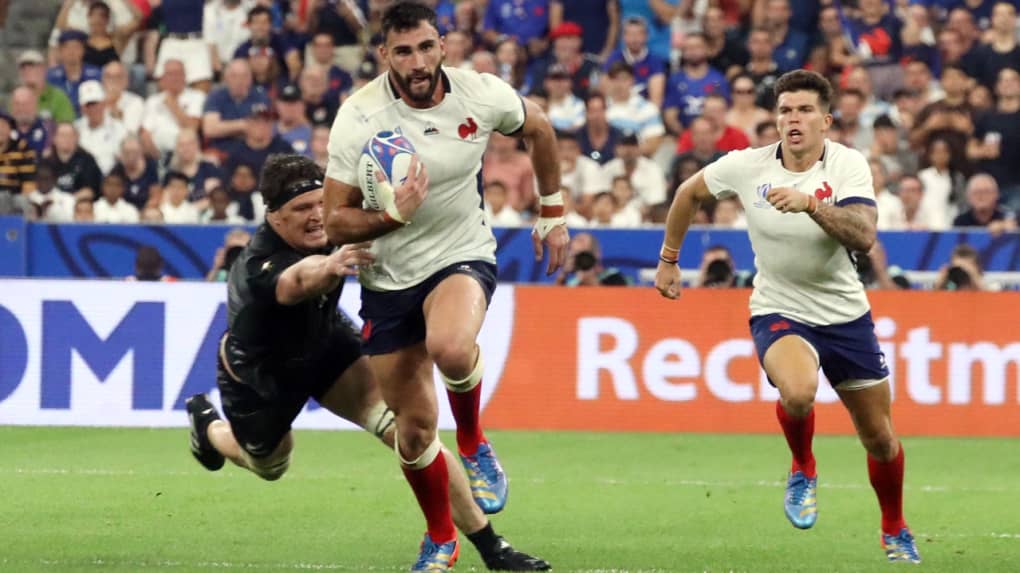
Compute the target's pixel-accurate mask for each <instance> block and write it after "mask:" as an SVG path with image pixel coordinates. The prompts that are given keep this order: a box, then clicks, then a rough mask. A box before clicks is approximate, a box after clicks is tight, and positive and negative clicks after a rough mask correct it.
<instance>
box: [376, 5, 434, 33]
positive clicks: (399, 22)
mask: <svg viewBox="0 0 1020 573" xmlns="http://www.w3.org/2000/svg"><path fill="white" fill-rule="evenodd" d="M422 20H425V21H426V22H428V23H429V25H430V26H432V27H433V28H436V29H437V30H438V29H439V26H438V25H437V24H436V12H435V10H433V9H432V8H429V7H428V6H426V5H424V4H421V3H419V2H413V1H411V0H400V1H399V2H396V3H395V4H393V5H392V6H390V7H389V8H387V9H386V11H385V12H383V17H382V37H383V40H385V39H386V38H387V37H388V36H389V34H390V31H395V32H403V31H405V30H413V29H414V28H417V27H418V25H419V24H421V21H422Z"/></svg>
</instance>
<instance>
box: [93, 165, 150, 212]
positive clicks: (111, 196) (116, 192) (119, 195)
mask: <svg viewBox="0 0 1020 573" xmlns="http://www.w3.org/2000/svg"><path fill="white" fill-rule="evenodd" d="M125 190H126V185H125V182H124V178H123V177H121V176H120V175H118V174H116V173H111V174H109V175H107V176H106V177H105V178H103V184H102V191H103V192H102V195H101V196H100V198H99V199H97V200H96V203H95V207H94V212H95V221H96V223H115V224H125V223H137V222H138V219H139V215H138V209H137V208H136V207H135V206H134V205H132V204H131V203H128V201H127V199H125V198H124V191H125Z"/></svg>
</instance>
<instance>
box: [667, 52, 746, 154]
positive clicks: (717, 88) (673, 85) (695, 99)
mask: <svg viewBox="0 0 1020 573" xmlns="http://www.w3.org/2000/svg"><path fill="white" fill-rule="evenodd" d="M683 53H684V59H683V66H682V67H681V69H680V70H679V71H678V72H676V73H675V74H673V75H671V76H670V78H669V85H668V86H667V87H666V100H665V101H666V103H665V109H664V110H663V111H664V113H663V116H664V117H665V119H666V127H668V128H669V129H670V131H672V132H673V133H676V134H680V133H681V132H683V127H684V126H685V125H690V123H691V121H692V120H693V119H694V118H695V117H697V116H699V115H701V104H702V102H704V100H705V96H706V95H708V94H721V95H723V96H724V97H726V98H727V99H729V96H730V88H729V83H727V82H726V77H725V76H723V74H722V72H720V71H719V70H716V69H715V68H712V67H711V66H709V65H708V45H707V43H706V42H705V36H704V35H702V34H700V33H693V34H688V35H687V37H685V38H684V52H683Z"/></svg>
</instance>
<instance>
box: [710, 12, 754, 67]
mask: <svg viewBox="0 0 1020 573" xmlns="http://www.w3.org/2000/svg"><path fill="white" fill-rule="evenodd" d="M702 31H703V32H704V33H705V42H706V44H707V45H708V65H710V66H712V67H713V68H715V69H717V70H719V71H720V72H722V73H723V74H724V75H725V76H726V77H727V78H730V77H733V76H734V75H736V74H738V73H740V72H741V70H742V69H743V66H744V64H746V63H747V59H748V57H749V56H748V54H747V48H746V47H745V46H744V44H743V43H742V41H741V38H740V36H739V35H738V34H737V33H736V30H734V31H733V32H732V33H731V32H730V30H729V29H728V28H727V23H726V13H725V12H724V11H723V9H722V8H721V7H719V6H709V7H708V8H707V9H706V10H705V19H704V26H703V30H702Z"/></svg>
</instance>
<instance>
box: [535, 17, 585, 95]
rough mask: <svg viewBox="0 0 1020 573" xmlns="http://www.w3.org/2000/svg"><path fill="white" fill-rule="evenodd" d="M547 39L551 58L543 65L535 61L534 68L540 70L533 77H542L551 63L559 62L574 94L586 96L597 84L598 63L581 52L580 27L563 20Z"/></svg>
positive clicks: (539, 83) (538, 82) (538, 83)
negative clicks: (565, 71)
mask: <svg viewBox="0 0 1020 573" xmlns="http://www.w3.org/2000/svg"><path fill="white" fill-rule="evenodd" d="M549 39H550V40H551V41H552V43H553V48H552V59H551V60H549V61H547V62H546V63H545V65H544V67H542V66H543V64H542V62H541V61H536V63H535V66H536V68H535V69H536V70H541V71H540V72H539V73H538V75H536V76H534V78H535V79H541V78H544V77H545V74H546V72H547V71H548V70H549V69H551V68H552V66H553V65H555V64H559V65H561V66H563V67H564V68H565V69H566V70H567V73H568V74H570V82H571V86H572V88H573V91H574V95H576V96H577V97H579V98H581V99H582V100H583V99H584V98H586V97H588V94H589V93H590V92H591V90H593V89H594V88H595V87H596V86H597V84H598V81H599V65H598V63H596V62H595V61H594V60H592V59H590V58H588V57H586V56H585V55H584V54H583V53H582V52H581V27H580V26H578V25H577V24H575V23H574V22H564V23H562V24H560V25H559V26H557V27H556V28H555V29H554V30H553V31H552V32H551V33H550V34H549ZM531 85H533V86H535V85H542V82H541V81H532V82H531Z"/></svg>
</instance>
